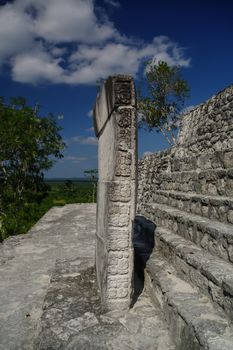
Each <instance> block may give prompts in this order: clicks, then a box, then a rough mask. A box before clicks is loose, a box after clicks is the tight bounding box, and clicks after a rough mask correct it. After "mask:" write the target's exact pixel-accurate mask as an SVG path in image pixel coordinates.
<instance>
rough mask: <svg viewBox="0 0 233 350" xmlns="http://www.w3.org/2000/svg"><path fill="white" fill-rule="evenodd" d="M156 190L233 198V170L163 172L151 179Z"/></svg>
mask: <svg viewBox="0 0 233 350" xmlns="http://www.w3.org/2000/svg"><path fill="white" fill-rule="evenodd" d="M153 186H154V188H157V189H158V190H169V191H181V192H195V193H202V194H206V195H211V196H218V195H219V196H228V197H231V196H233V168H230V169H212V170H204V171H199V172H198V171H182V172H179V171H178V172H172V173H171V172H163V173H161V174H159V176H155V177H154V178H153Z"/></svg>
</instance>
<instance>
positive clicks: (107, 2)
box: [104, 0, 121, 7]
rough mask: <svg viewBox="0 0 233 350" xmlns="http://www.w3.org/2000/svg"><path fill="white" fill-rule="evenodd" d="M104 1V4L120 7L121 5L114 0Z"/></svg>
mask: <svg viewBox="0 0 233 350" xmlns="http://www.w3.org/2000/svg"><path fill="white" fill-rule="evenodd" d="M104 2H105V3H106V4H109V5H111V6H113V7H120V6H121V4H120V3H119V2H118V1H116V0H104Z"/></svg>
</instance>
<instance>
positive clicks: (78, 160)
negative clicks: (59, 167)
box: [63, 156, 87, 164]
mask: <svg viewBox="0 0 233 350" xmlns="http://www.w3.org/2000/svg"><path fill="white" fill-rule="evenodd" d="M63 160H64V161H66V160H68V161H70V162H71V163H74V164H79V163H81V162H84V161H85V160H87V158H86V157H77V156H66V157H64V158H63Z"/></svg>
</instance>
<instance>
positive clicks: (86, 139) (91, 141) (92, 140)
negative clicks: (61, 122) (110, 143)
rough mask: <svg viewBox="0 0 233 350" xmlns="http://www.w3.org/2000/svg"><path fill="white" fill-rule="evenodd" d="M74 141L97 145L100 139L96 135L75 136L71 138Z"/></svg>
mask: <svg viewBox="0 0 233 350" xmlns="http://www.w3.org/2000/svg"><path fill="white" fill-rule="evenodd" d="M71 141H72V142H77V143H79V144H81V145H97V144H98V139H97V138H96V137H94V136H88V137H84V136H74V137H72V138H71Z"/></svg>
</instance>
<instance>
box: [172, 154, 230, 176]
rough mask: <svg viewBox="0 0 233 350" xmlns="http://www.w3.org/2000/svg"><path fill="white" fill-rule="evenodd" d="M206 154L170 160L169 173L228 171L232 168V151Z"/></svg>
mask: <svg viewBox="0 0 233 350" xmlns="http://www.w3.org/2000/svg"><path fill="white" fill-rule="evenodd" d="M207 152H208V150H207ZM207 152H206V153H203V152H202V153H200V154H195V155H192V156H182V157H177V156H175V157H173V158H172V159H171V171H187V170H195V171H196V170H197V169H200V170H208V169H224V168H225V169H228V168H232V167H233V151H232V149H221V151H215V152H213V151H212V152H211V153H207Z"/></svg>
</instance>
